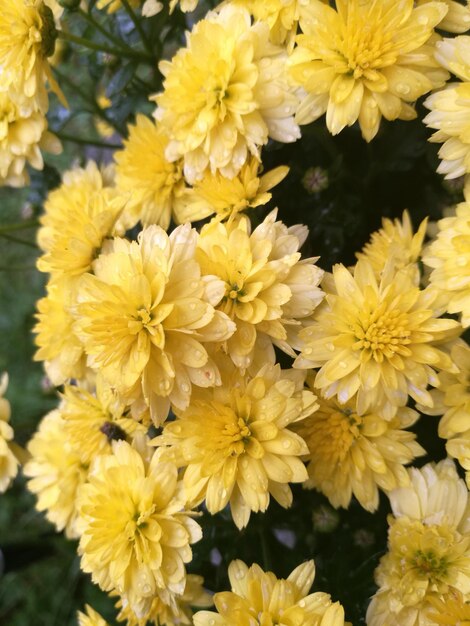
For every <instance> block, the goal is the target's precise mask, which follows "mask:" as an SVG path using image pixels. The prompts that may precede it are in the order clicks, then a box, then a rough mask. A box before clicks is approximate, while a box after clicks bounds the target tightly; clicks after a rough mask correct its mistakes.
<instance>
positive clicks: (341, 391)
mask: <svg viewBox="0 0 470 626" xmlns="http://www.w3.org/2000/svg"><path fill="white" fill-rule="evenodd" d="M391 260H392V263H389V264H388V266H387V267H386V268H385V269H384V270H383V272H382V277H381V279H377V277H376V275H375V272H374V269H373V266H372V264H371V263H370V261H369V260H368V259H361V260H360V261H358V263H357V265H356V267H355V268H354V271H353V274H351V272H350V271H349V270H348V269H346V268H345V267H344V266H343V265H335V266H334V267H333V275H332V277H331V283H330V287H331V289H330V293H328V294H327V296H326V299H325V302H324V303H322V305H321V306H320V307H319V309H318V311H317V312H316V314H315V319H314V321H313V323H312V325H311V326H308V327H307V328H305V329H304V330H302V331H301V332H300V336H299V337H300V340H301V341H302V342H303V344H304V347H303V348H302V352H301V354H300V356H299V357H298V358H297V360H296V362H295V364H294V367H300V368H311V367H314V368H316V367H320V368H321V369H320V371H319V372H318V374H317V377H316V379H315V385H316V386H317V387H318V388H319V389H321V390H322V394H323V395H324V396H325V397H326V398H331V397H333V396H337V397H338V400H339V401H340V402H341V403H343V404H344V403H345V402H347V401H348V400H350V399H351V398H352V397H353V396H354V395H355V394H356V393H357V402H358V404H357V407H358V410H359V411H360V412H361V413H363V412H365V411H367V410H368V408H369V407H371V406H380V405H381V404H383V405H384V407H385V409H384V410H385V411H386V412H387V416H388V417H390V416H392V415H393V414H394V412H395V409H396V407H397V406H404V405H405V404H406V403H407V401H408V396H411V397H412V398H413V399H414V400H416V401H417V402H421V403H422V404H424V405H426V406H432V402H433V401H432V398H431V396H430V394H429V392H428V391H427V390H426V388H427V386H428V385H429V384H431V385H434V386H435V385H436V384H437V382H436V370H440V369H448V370H452V369H455V366H454V365H453V364H452V361H451V359H450V357H449V355H448V354H447V353H446V352H445V351H444V350H443V349H441V347H440V345H439V344H441V343H442V342H443V341H446V340H447V341H449V340H450V339H453V338H454V337H455V336H456V335H457V334H458V333H459V332H460V327H459V324H458V322H456V321H454V320H450V319H436V318H437V316H438V315H439V313H440V311H436V308H435V299H436V293H435V292H434V291H431V290H429V289H428V290H423V291H422V290H420V289H419V287H417V286H416V284H415V282H416V281H415V273H414V272H410V271H409V270H406V269H404V270H398V271H397V270H395V269H394V267H393V258H392V259H391Z"/></svg>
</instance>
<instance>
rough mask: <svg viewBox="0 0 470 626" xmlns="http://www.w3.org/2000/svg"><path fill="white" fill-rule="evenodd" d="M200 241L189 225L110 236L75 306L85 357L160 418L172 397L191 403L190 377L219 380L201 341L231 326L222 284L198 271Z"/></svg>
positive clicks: (220, 336) (204, 382)
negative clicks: (222, 305) (134, 236)
mask: <svg viewBox="0 0 470 626" xmlns="http://www.w3.org/2000/svg"><path fill="white" fill-rule="evenodd" d="M196 243H197V232H196V231H195V230H193V229H191V227H190V226H189V225H185V226H179V227H178V228H176V229H175V230H174V231H173V232H172V233H171V235H169V236H168V235H167V233H166V232H165V231H164V230H163V229H162V228H161V227H159V226H148V227H147V228H146V229H144V230H143V231H142V232H141V233H140V235H139V237H138V241H134V242H129V241H127V240H125V239H120V238H116V239H114V240H113V241H109V242H108V246H107V247H106V249H105V250H104V252H103V253H102V254H101V255H100V256H99V257H98V259H96V261H95V262H94V263H93V270H94V274H93V275H92V274H84V275H83V276H82V278H81V279H80V282H79V285H78V288H77V304H76V306H74V307H73V314H74V316H75V318H76V323H75V325H74V330H75V332H76V334H77V336H78V337H79V338H80V340H81V341H82V342H83V346H84V349H85V352H86V354H87V358H88V364H89V365H90V366H91V367H92V368H94V369H96V370H100V372H101V374H102V375H103V377H104V379H105V380H106V381H107V382H108V383H109V384H110V385H111V386H112V387H113V388H115V389H116V390H117V392H118V393H119V394H121V395H122V396H124V397H126V398H127V400H128V401H129V402H138V403H139V405H141V407H142V409H143V408H145V407H147V406H149V407H150V410H151V413H152V417H153V419H155V421H156V422H159V423H161V422H162V421H163V420H164V419H165V418H166V417H167V415H168V411H169V408H170V402H172V403H173V404H174V405H175V406H178V407H179V408H181V409H185V408H186V407H187V405H188V403H189V398H190V395H191V386H192V384H195V385H198V386H204V387H207V386H213V385H215V384H218V380H219V374H218V370H217V367H216V365H215V363H214V362H213V360H212V359H211V358H210V357H209V355H208V353H207V350H206V349H205V347H204V344H206V343H210V342H220V341H225V340H227V339H228V338H229V337H230V336H231V335H232V334H233V331H234V324H233V322H231V321H230V320H229V318H228V317H227V316H226V315H225V314H224V313H222V312H220V311H216V310H215V309H214V306H216V305H217V304H218V303H219V301H220V299H221V298H222V296H223V293H224V289H225V287H224V284H223V283H222V281H221V280H220V279H217V278H215V277H213V276H206V277H204V278H202V277H201V270H200V268H199V265H198V263H197V262H196V260H195V256H194V255H195V250H196ZM134 408H135V407H134Z"/></svg>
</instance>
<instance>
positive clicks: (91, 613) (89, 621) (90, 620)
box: [77, 604, 108, 626]
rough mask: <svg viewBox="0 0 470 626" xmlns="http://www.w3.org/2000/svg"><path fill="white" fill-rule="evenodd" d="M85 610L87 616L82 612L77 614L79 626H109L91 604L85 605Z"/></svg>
mask: <svg viewBox="0 0 470 626" xmlns="http://www.w3.org/2000/svg"><path fill="white" fill-rule="evenodd" d="M85 610H86V614H85V613H82V612H81V611H78V612H77V619H78V626H108V623H107V622H106V621H105V620H104V619H103V618H102V617H101V615H100V614H99V613H97V612H96V611H95V610H94V609H92V608H91V606H90V605H89V604H85Z"/></svg>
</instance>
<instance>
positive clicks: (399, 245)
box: [356, 211, 428, 278]
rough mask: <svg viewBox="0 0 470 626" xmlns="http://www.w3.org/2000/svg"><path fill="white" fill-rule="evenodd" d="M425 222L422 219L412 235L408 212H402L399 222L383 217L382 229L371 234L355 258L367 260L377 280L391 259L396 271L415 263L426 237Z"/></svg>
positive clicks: (425, 220)
mask: <svg viewBox="0 0 470 626" xmlns="http://www.w3.org/2000/svg"><path fill="white" fill-rule="evenodd" d="M427 221H428V220H427V218H426V219H424V220H423V221H422V222H421V224H420V225H419V228H418V230H417V231H416V233H413V225H412V224H411V219H410V214H409V213H408V211H403V217H402V219H401V221H400V220H399V219H398V218H396V219H394V220H393V221H392V220H390V219H388V218H386V217H384V218H383V219H382V228H381V229H380V230H377V231H376V232H374V233H372V235H371V238H370V241H369V242H368V243H366V245H365V246H364V248H363V249H362V252H359V253H357V254H356V257H357V258H358V259H363V258H367V259H368V260H369V262H370V264H371V265H372V267H373V269H374V272H375V275H376V276H377V278H379V277H380V275H381V273H382V271H383V269H384V267H385V265H386V264H387V262H389V261H388V260H389V259H390V258H391V257H393V259H394V267H395V268H396V269H397V270H400V269H403V268H404V267H407V266H408V265H411V264H415V263H417V261H418V259H419V257H420V255H421V249H422V247H423V240H424V237H425V235H426V226H427Z"/></svg>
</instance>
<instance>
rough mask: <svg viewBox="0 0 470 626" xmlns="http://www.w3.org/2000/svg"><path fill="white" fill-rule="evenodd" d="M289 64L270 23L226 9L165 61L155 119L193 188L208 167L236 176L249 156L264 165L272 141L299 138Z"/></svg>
mask: <svg viewBox="0 0 470 626" xmlns="http://www.w3.org/2000/svg"><path fill="white" fill-rule="evenodd" d="M286 58H287V53H286V51H285V50H284V49H283V48H282V47H280V46H275V45H274V44H272V43H270V42H269V26H268V25H267V24H266V23H264V22H256V23H255V24H252V23H251V18H250V14H249V13H248V11H247V10H246V9H243V8H240V7H236V6H232V5H230V4H229V5H226V6H224V7H223V8H221V9H220V11H219V12H211V13H209V14H208V16H207V17H206V19H204V20H201V21H200V22H198V23H197V24H196V26H195V27H194V28H193V30H192V31H191V33H190V34H189V35H188V39H187V46H186V47H185V48H181V49H180V50H179V51H178V52H177V53H176V55H175V56H174V57H173V59H172V60H171V61H162V62H161V63H160V70H161V72H162V73H163V75H164V77H165V79H164V82H163V88H164V90H163V92H162V93H160V94H159V95H158V96H156V102H157V105H158V108H157V111H156V113H155V115H156V117H157V119H159V120H160V123H161V124H162V125H163V127H164V128H165V129H166V131H167V133H168V135H169V137H170V142H169V144H168V147H167V149H166V156H167V158H168V159H169V160H170V161H176V160H178V159H179V158H181V157H183V158H184V173H185V176H186V178H187V179H188V181H189V182H191V183H192V182H194V181H195V180H197V179H199V178H201V177H202V176H203V174H204V171H205V170H206V169H207V168H209V169H210V170H211V172H212V173H215V172H216V171H220V172H221V174H222V175H223V176H226V177H228V178H233V177H234V176H236V175H237V174H238V172H239V171H240V169H241V167H242V166H243V164H244V163H245V162H246V160H247V158H248V155H249V154H252V155H254V156H255V157H257V158H258V159H259V157H260V148H261V146H264V145H265V144H266V143H267V142H268V139H269V138H271V139H276V140H277V141H281V142H287V143H288V142H293V141H295V140H296V139H298V138H299V137H300V131H299V127H298V126H297V124H296V123H295V122H294V117H293V114H294V112H295V110H296V107H297V105H298V101H297V96H296V95H295V89H294V88H292V87H291V86H290V85H289V83H288V81H287V74H286V67H285V65H286Z"/></svg>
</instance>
